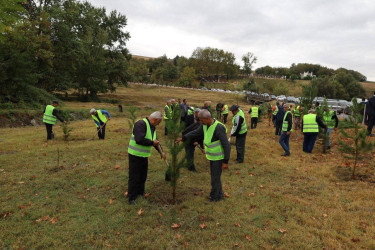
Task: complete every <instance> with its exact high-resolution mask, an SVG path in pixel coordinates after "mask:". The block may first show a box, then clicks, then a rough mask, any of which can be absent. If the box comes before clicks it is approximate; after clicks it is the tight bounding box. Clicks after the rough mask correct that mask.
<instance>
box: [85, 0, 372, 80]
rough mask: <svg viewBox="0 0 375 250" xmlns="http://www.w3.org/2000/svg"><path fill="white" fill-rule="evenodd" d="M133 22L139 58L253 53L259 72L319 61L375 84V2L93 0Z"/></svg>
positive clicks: (131, 44)
mask: <svg viewBox="0 0 375 250" xmlns="http://www.w3.org/2000/svg"><path fill="white" fill-rule="evenodd" d="M88 1H89V2H91V3H92V4H94V5H96V6H103V7H105V8H106V9H107V11H110V10H117V11H119V12H121V13H122V14H124V15H126V16H127V18H128V26H127V28H126V30H127V31H129V32H130V35H131V38H130V40H129V42H128V48H129V50H130V52H131V53H132V54H134V55H142V56H150V57H158V56H162V55H164V54H166V55H167V57H169V58H173V57H175V56H176V55H183V56H186V57H190V56H191V54H192V52H193V50H194V49H195V48H197V47H208V46H209V47H214V48H219V49H223V50H225V51H229V52H233V53H234V54H235V56H236V58H237V62H238V63H239V64H241V65H242V63H241V57H242V55H243V54H245V53H247V52H253V53H254V54H255V55H256V56H257V57H258V63H257V64H256V65H255V68H258V67H262V66H265V65H270V66H272V67H277V66H283V67H284V66H285V67H289V66H290V65H291V64H292V63H304V62H306V63H316V64H320V65H323V66H327V67H331V68H334V69H336V68H339V67H344V68H348V69H354V70H357V71H359V72H361V73H362V74H364V75H366V76H367V78H368V80H372V81H375V14H374V13H375V1H374V0H328V1H327V0H299V1H298V0H283V1H280V0H262V1H254V0H247V1H246V0H242V1H240V0H231V1H229V0H228V1H224V0H215V1H211V0H210V1H207V0H199V1H198V0H157V1H150V0H149V1H147V0H132V1H129V0H88Z"/></svg>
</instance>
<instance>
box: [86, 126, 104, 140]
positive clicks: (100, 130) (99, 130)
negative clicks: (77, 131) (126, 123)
mask: <svg viewBox="0 0 375 250" xmlns="http://www.w3.org/2000/svg"><path fill="white" fill-rule="evenodd" d="M107 123H108V121H107V122H106V123H104V124H103V125H102V126H100V129H98V130H96V132H95V134H94V136H93V137H92V138H89V139H87V140H88V141H92V140H94V139H95V136H96V135H97V134H98V132H102V128H103V127H104V126H105V125H106V124H107Z"/></svg>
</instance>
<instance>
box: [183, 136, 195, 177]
mask: <svg viewBox="0 0 375 250" xmlns="http://www.w3.org/2000/svg"><path fill="white" fill-rule="evenodd" d="M194 152H195V146H194V144H193V143H187V144H186V145H185V154H186V160H187V163H188V170H190V171H193V170H195V165H194Z"/></svg>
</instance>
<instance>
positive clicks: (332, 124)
mask: <svg viewBox="0 0 375 250" xmlns="http://www.w3.org/2000/svg"><path fill="white" fill-rule="evenodd" d="M323 121H324V124H325V125H326V126H327V127H328V129H327V135H326V136H327V138H326V140H325V146H326V149H331V135H332V131H333V130H336V129H337V126H338V125H339V119H338V118H337V115H336V112H335V111H333V110H324V112H323Z"/></svg>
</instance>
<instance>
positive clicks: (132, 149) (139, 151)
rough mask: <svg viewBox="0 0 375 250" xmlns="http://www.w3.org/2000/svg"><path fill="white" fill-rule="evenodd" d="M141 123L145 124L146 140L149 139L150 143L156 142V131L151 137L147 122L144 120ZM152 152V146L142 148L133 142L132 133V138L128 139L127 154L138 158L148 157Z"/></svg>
mask: <svg viewBox="0 0 375 250" xmlns="http://www.w3.org/2000/svg"><path fill="white" fill-rule="evenodd" d="M143 121H144V122H145V123H146V126H147V131H146V136H145V138H146V139H149V140H151V141H155V140H156V130H155V131H154V135H153V136H152V133H151V127H150V123H149V121H148V120H147V119H146V118H144V119H143ZM151 151H152V146H143V145H139V144H137V143H136V142H135V139H134V134H133V133H132V136H131V138H130V142H129V147H128V153H129V154H131V155H135V156H139V157H150V156H151Z"/></svg>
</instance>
